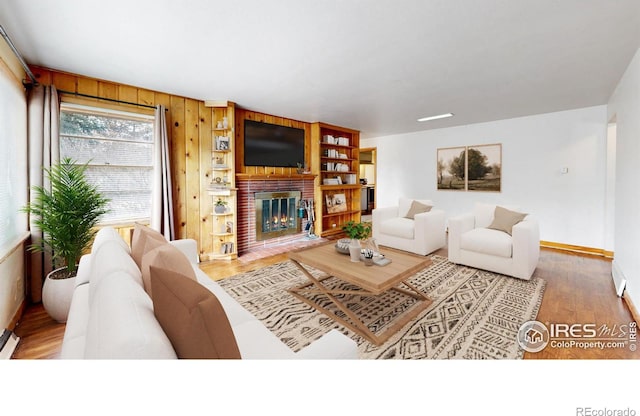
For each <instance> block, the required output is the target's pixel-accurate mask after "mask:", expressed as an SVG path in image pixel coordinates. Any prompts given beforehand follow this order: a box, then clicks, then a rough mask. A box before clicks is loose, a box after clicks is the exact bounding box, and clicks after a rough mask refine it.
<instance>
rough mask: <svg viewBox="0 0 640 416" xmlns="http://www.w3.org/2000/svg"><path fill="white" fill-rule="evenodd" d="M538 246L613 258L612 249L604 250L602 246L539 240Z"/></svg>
mask: <svg viewBox="0 0 640 416" xmlns="http://www.w3.org/2000/svg"><path fill="white" fill-rule="evenodd" d="M540 247H545V248H553V249H557V250H564V251H572V252H575V253H584V254H591V255H594V256H601V257H606V258H608V259H612V258H613V251H609V250H604V249H602V248H593V247H584V246H576V245H572V244H564V243H554V242H552V241H542V240H541V241H540Z"/></svg>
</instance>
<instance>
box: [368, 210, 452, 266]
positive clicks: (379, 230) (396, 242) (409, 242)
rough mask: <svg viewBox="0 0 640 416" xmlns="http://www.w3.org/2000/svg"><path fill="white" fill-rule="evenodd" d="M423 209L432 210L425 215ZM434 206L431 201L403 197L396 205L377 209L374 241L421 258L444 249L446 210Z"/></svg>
mask: <svg viewBox="0 0 640 416" xmlns="http://www.w3.org/2000/svg"><path fill="white" fill-rule="evenodd" d="M414 201H415V203H414ZM424 206H428V207H431V208H429V209H428V211H427V212H424V211H425V208H423V207H424ZM432 207H433V202H432V201H430V200H426V199H425V200H413V199H409V198H400V199H399V200H398V205H397V206H392V207H385V208H376V209H374V210H373V213H372V221H373V224H372V228H373V238H375V240H376V242H377V243H378V244H380V245H383V246H387V247H391V248H396V249H399V250H404V251H410V252H412V253H416V254H420V255H422V256H425V255H427V254H429V253H431V252H433V251H436V250H437V249H439V248H441V247H444V246H445V244H446V228H445V215H444V211H443V210H441V209H435V208H432Z"/></svg>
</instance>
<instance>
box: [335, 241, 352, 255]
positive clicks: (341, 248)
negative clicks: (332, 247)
mask: <svg viewBox="0 0 640 416" xmlns="http://www.w3.org/2000/svg"><path fill="white" fill-rule="evenodd" d="M350 243H351V239H349V238H341V239H340V240H338V241H337V242H336V251H337V252H338V253H342V254H349V244H350Z"/></svg>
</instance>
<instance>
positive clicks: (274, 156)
mask: <svg viewBox="0 0 640 416" xmlns="http://www.w3.org/2000/svg"><path fill="white" fill-rule="evenodd" d="M298 163H300V164H303V165H304V129H298V128H294V127H286V126H279V125H277V124H269V123H262V122H259V121H253V120H245V121H244V164H245V166H275V167H297V166H298Z"/></svg>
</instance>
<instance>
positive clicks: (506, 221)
mask: <svg viewBox="0 0 640 416" xmlns="http://www.w3.org/2000/svg"><path fill="white" fill-rule="evenodd" d="M513 211H519V209H517V208H515V207H511V208H510V207H499V206H498V207H497V206H496V205H490V204H482V203H477V204H476V205H475V208H474V210H473V212H472V213H468V214H463V215H459V216H455V217H452V218H449V246H448V250H449V261H451V262H453V263H457V264H463V265H465V266H470V267H475V268H478V269H483V270H489V271H492V272H496V273H501V274H505V275H508V276H512V277H517V278H520V279H525V280H529V279H531V276H532V275H533V272H534V270H535V269H536V265H537V264H538V258H539V256H540V231H539V226H538V221H537V220H536V219H535V218H533V217H532V216H531V215H525V216H524V219H522V220H521V221H518V220H519V219H520V218H521V216H520V217H519V216H518V215H517V213H515V212H513ZM513 223H515V225H512V224H513ZM489 227H491V228H489ZM508 231H511V233H509V232H508Z"/></svg>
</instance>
